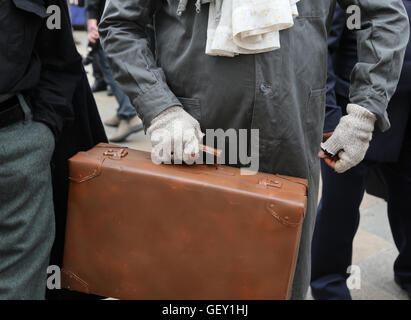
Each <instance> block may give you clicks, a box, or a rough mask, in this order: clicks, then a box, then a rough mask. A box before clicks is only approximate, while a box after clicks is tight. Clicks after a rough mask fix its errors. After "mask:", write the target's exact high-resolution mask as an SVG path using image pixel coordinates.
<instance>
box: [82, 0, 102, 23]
mask: <svg viewBox="0 0 411 320" xmlns="http://www.w3.org/2000/svg"><path fill="white" fill-rule="evenodd" d="M101 1H104V0H86V16H87V20H88V19H96V20H99V19H100V14H101V13H100V6H101Z"/></svg>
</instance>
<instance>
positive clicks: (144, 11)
mask: <svg viewBox="0 0 411 320" xmlns="http://www.w3.org/2000/svg"><path fill="white" fill-rule="evenodd" d="M159 3H160V1H157V0H110V1H109V2H108V4H107V7H106V9H105V11H104V15H103V17H102V20H101V23H100V30H99V31H100V36H101V43H102V45H103V48H104V51H105V53H106V54H107V56H108V58H109V60H110V63H111V66H112V71H113V74H114V77H115V78H116V80H117V81H118V82H119V84H120V86H121V88H122V89H123V91H124V92H125V93H126V94H127V95H128V96H129V97H130V99H131V101H132V102H133V104H134V106H135V107H136V109H137V113H138V115H139V117H140V118H141V119H142V120H143V122H144V125H145V126H146V128H147V127H148V126H149V125H150V124H151V121H152V120H153V119H154V118H155V117H156V116H158V115H159V114H160V113H161V112H162V111H164V110H166V109H168V108H170V107H172V106H180V107H181V106H182V105H181V103H180V102H179V100H178V99H177V98H176V97H175V95H174V94H173V92H171V90H170V88H169V87H168V85H167V83H166V79H165V75H164V72H163V70H162V69H161V68H159V67H158V66H157V65H156V62H155V59H154V55H153V53H152V52H151V50H150V46H149V39H148V36H147V32H146V26H147V25H148V24H152V19H153V15H154V13H155V11H156V8H157V6H158V5H159Z"/></svg>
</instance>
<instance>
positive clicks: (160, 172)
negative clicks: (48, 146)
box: [62, 144, 307, 300]
mask: <svg viewBox="0 0 411 320" xmlns="http://www.w3.org/2000/svg"><path fill="white" fill-rule="evenodd" d="M70 180H71V183H70V192H69V205H68V218H67V228H66V242H65V252H64V266H63V272H62V284H63V287H65V288H68V289H71V290H76V291H81V292H85V293H93V294H98V295H102V296H107V297H113V298H118V299H144V300H146V299H154V300H159V299H171V300H180V299H181V300H185V299H189V300H191V299H195V300H203V299H210V300H212V299H223V300H227V299H239V300H254V299H264V300H266V299H287V298H289V297H290V293H291V285H292V281H293V276H294V270H295V265H296V260H297V254H298V247H299V240H300V233H301V227H302V223H303V218H304V213H305V208H306V201H307V181H306V180H304V179H298V178H291V177H286V176H280V175H271V174H263V173H258V174H257V175H251V176H241V175H240V170H239V169H238V168H232V167H228V166H213V165H195V166H182V165H174V166H170V165H155V164H153V163H152V161H151V158H150V154H149V153H145V152H141V151H135V150H128V149H123V148H121V147H117V146H113V145H107V144H100V145H98V146H96V147H95V148H93V149H92V150H90V151H88V152H81V153H79V154H77V155H76V156H74V157H73V158H72V159H70Z"/></svg>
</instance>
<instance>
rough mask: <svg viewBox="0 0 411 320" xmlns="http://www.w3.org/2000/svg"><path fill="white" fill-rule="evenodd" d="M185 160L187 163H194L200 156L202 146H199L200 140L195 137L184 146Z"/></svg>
mask: <svg viewBox="0 0 411 320" xmlns="http://www.w3.org/2000/svg"><path fill="white" fill-rule="evenodd" d="M183 157H184V162H185V163H186V164H190V165H191V164H194V162H195V161H196V160H197V159H198V158H199V157H200V148H199V146H198V140H197V138H196V137H193V139H192V141H190V142H189V143H187V144H186V145H185V146H184V153H183Z"/></svg>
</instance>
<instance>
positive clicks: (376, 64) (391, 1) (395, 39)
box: [338, 0, 410, 131]
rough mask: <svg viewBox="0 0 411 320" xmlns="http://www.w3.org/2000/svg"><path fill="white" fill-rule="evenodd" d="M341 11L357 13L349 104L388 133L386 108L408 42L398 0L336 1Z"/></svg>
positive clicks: (406, 24)
mask: <svg viewBox="0 0 411 320" xmlns="http://www.w3.org/2000/svg"><path fill="white" fill-rule="evenodd" d="M338 2H339V3H340V5H341V7H342V8H344V9H346V8H347V7H348V6H350V5H357V6H358V7H359V8H360V9H361V30H358V31H356V33H357V43H358V63H357V64H356V66H355V68H354V70H353V72H352V74H351V88H350V102H351V103H353V104H357V105H360V106H362V107H364V108H366V109H367V110H368V111H370V112H372V113H374V114H375V115H376V116H377V121H378V124H379V126H380V129H381V130H382V131H385V130H387V129H389V127H390V123H389V120H388V115H387V112H386V108H387V105H388V102H389V101H390V99H391V97H392V95H393V94H394V92H395V89H396V87H397V84H398V80H399V77H400V73H401V68H402V64H403V59H404V54H405V49H406V46H407V43H408V39H409V29H410V25H409V21H408V17H407V13H406V11H405V8H404V5H403V3H402V1H401V0H372V1H371V0H338Z"/></svg>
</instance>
